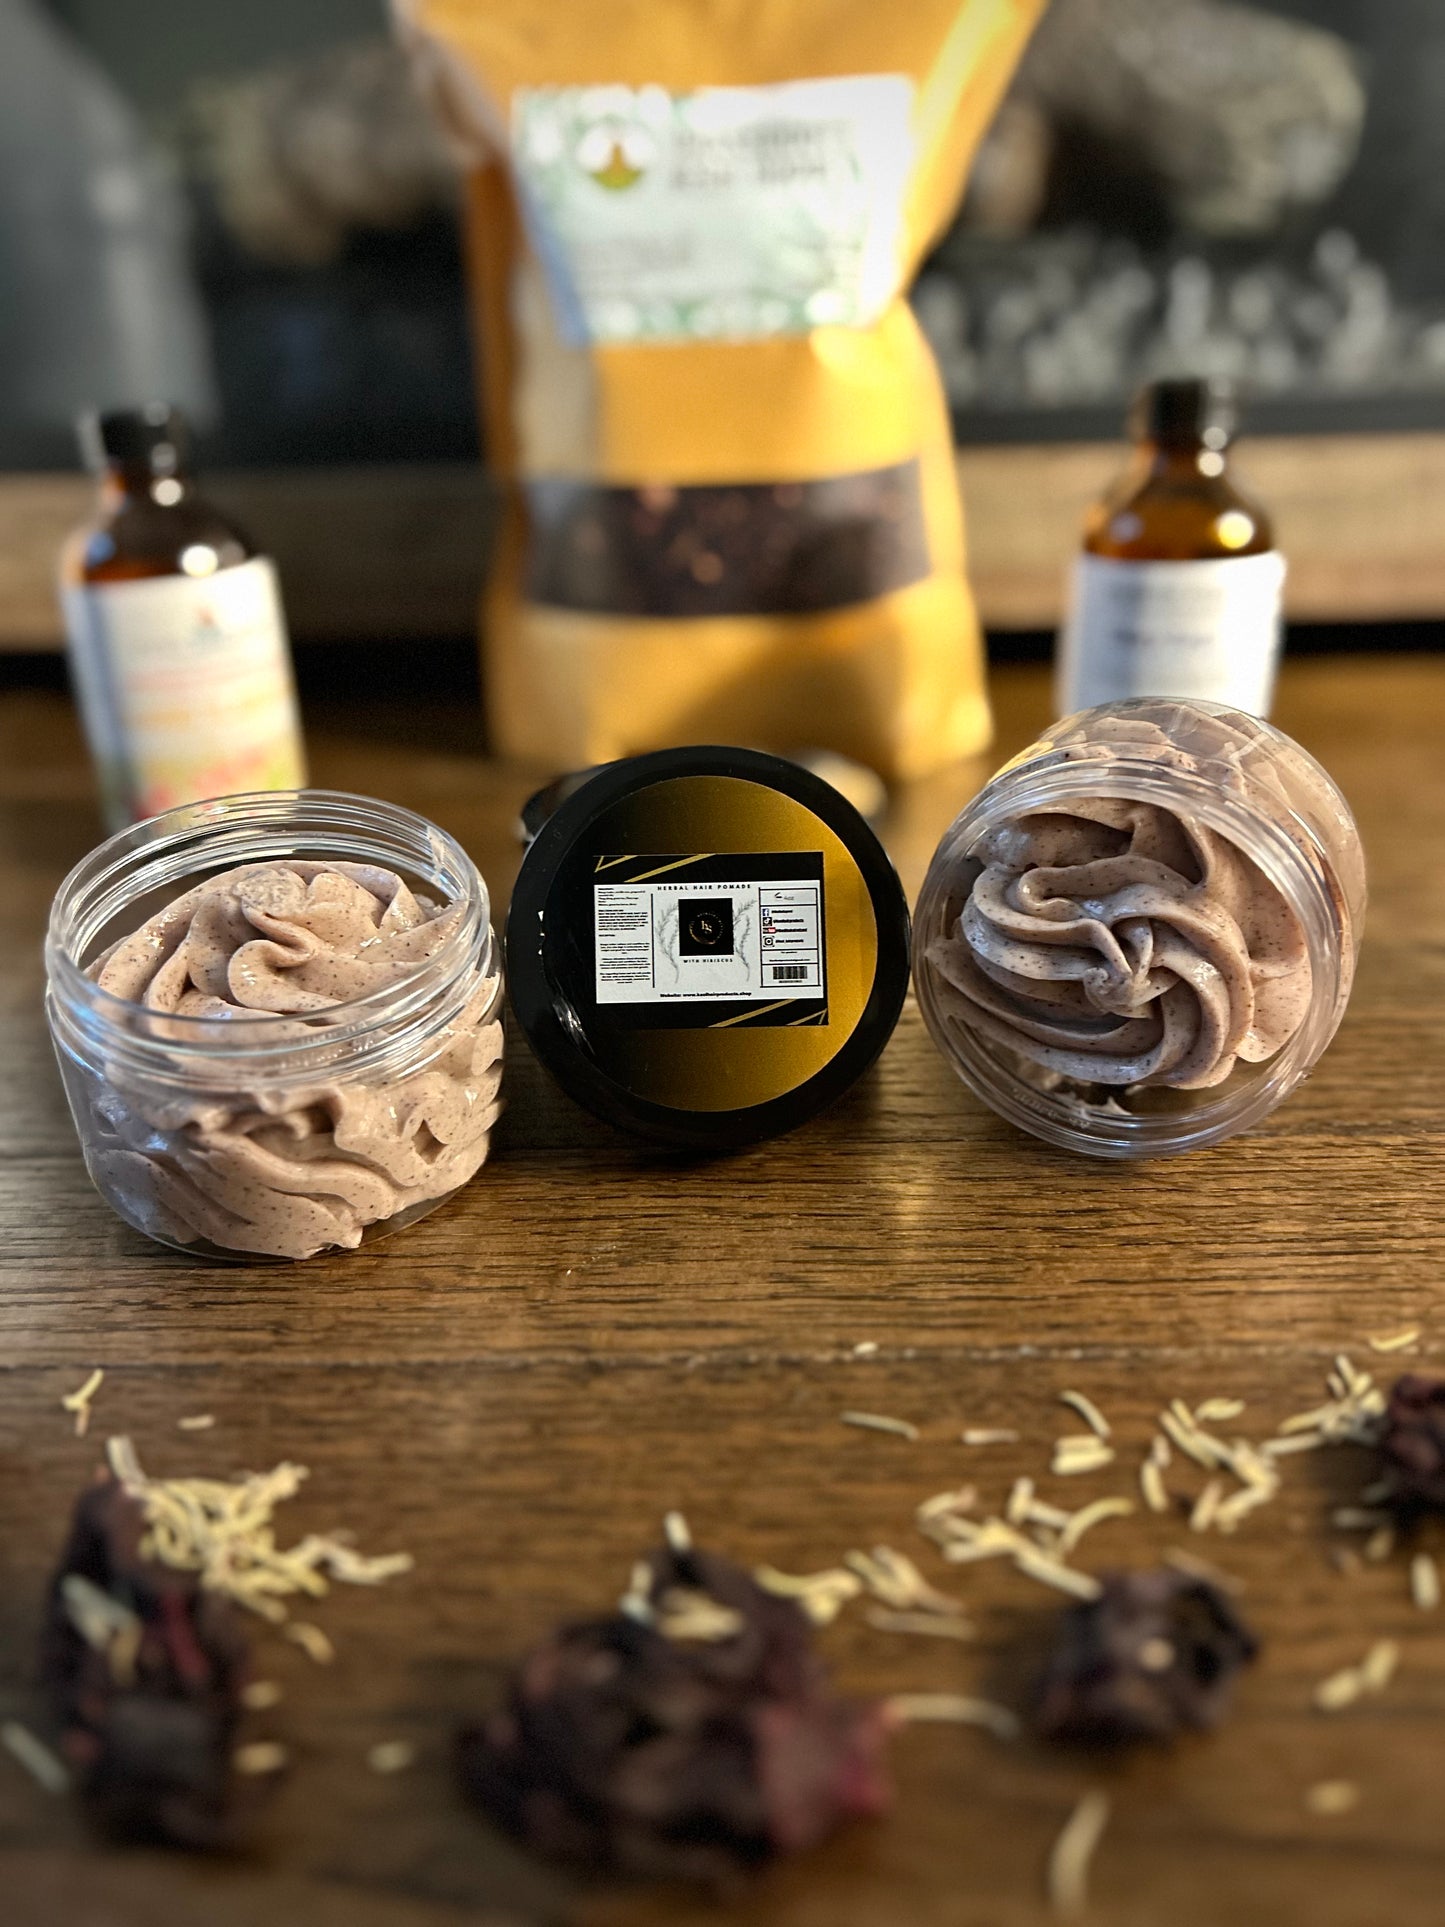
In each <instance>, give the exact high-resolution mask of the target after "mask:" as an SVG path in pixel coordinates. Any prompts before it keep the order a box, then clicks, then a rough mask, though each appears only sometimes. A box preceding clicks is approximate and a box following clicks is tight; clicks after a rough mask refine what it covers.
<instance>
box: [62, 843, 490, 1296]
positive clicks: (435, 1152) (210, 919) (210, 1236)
mask: <svg viewBox="0 0 1445 1927" xmlns="http://www.w3.org/2000/svg"><path fill="white" fill-rule="evenodd" d="M461 914H462V913H461V910H460V907H459V906H455V905H450V906H449V905H443V904H438V903H436V902H433V901H432V900H431V899H429V898H428V897H426V896H423V895H421V894H419V893H414V892H413V891H412V890H411V889H410V888H409V887H408V886H407V885H406V883H404V882H403V880H402V879H401V878H400V877H399V876H398V875H396V874H395V873H394V872H393V871H391V870H388V869H385V868H382V867H380V866H378V865H372V864H363V863H345V862H328V863H321V862H310V861H301V860H295V859H290V858H288V859H285V860H282V861H274V862H266V863H256V864H247V865H244V866H242V867H241V868H238V869H233V870H228V871H226V872H224V873H223V874H221V875H218V876H214V877H210V878H207V879H206V881H204V882H203V883H200V884H197V885H196V886H195V887H194V888H193V889H191V890H188V891H187V892H186V893H185V894H184V895H183V896H180V897H178V898H177V899H176V900H175V901H174V902H172V903H171V904H169V905H168V906H167V907H166V908H165V909H163V910H161V911H160V912H158V913H157V914H156V915H154V916H152V917H151V918H149V919H148V920H147V921H146V922H145V923H144V924H142V925H141V927H140V928H139V929H137V930H135V931H134V932H132V933H131V934H130V935H129V936H127V937H124V938H122V939H121V940H120V941H119V942H118V943H115V944H113V945H112V946H111V947H110V948H109V949H108V950H107V951H106V952H105V953H104V954H103V955H102V956H101V957H99V958H98V959H97V960H96V961H95V962H94V963H92V964H91V965H90V967H89V970H88V973H87V974H88V975H89V976H90V977H91V978H92V979H93V980H94V982H95V983H97V984H98V985H99V986H100V988H101V989H102V990H105V991H109V992H110V993H111V994H112V995H114V996H116V997H120V998H124V999H125V1000H127V1001H128V1002H131V1003H135V1004H139V1005H141V1006H143V1007H144V1008H146V1009H147V1010H150V1011H153V1012H155V1013H156V1014H157V1017H158V1018H162V1019H163V1018H164V1017H166V1016H175V1017H180V1018H203V1019H210V1020H213V1021H215V1022H217V1023H221V1024H225V1025H227V1026H232V1025H234V1026H238V1027H242V1026H245V1025H247V1024H249V1023H252V1022H254V1021H255V1020H257V1019H259V1018H273V1019H274V1018H277V1017H280V1018H289V1019H293V1020H294V1022H291V1023H287V1024H284V1025H281V1026H276V1025H272V1026H269V1027H268V1030H267V1033H266V1035H267V1039H268V1041H270V1040H271V1039H274V1038H278V1037H280V1038H285V1037H288V1036H294V1037H295V1038H296V1039H297V1040H298V1041H300V1040H301V1039H303V1038H304V1039H307V1040H310V1039H314V1038H315V1036H316V1034H317V1032H318V1030H322V1031H324V1029H325V1027H326V1025H327V1024H328V1023H333V1022H335V1023H343V1022H345V1021H347V1019H348V1017H349V1016H350V1015H351V1006H352V1005H353V1004H354V1000H355V999H357V998H360V997H369V996H372V995H373V994H374V993H376V992H379V991H384V990H385V989H386V988H388V987H389V986H392V985H401V984H404V983H406V982H408V981H410V980H413V979H415V977H416V975H417V973H418V972H419V971H421V970H423V969H424V968H425V967H426V965H427V964H428V963H429V962H431V961H433V960H434V959H437V958H438V957H439V955H440V953H441V952H442V951H443V949H444V946H445V945H446V944H447V942H448V940H449V939H450V938H451V937H452V936H453V934H454V932H455V931H456V929H457V926H458V922H459V919H460V917H461ZM499 988H500V987H499V982H498V977H497V974H496V973H495V971H493V972H492V973H491V974H489V975H487V976H485V977H482V978H480V979H478V981H477V983H476V987H475V989H474V991H473V992H472V993H471V994H470V995H469V996H468V997H467V998H466V1001H465V1004H464V1006H463V1008H462V1009H461V1010H460V1011H459V1012H458V1013H457V1014H456V1015H455V1016H454V1017H453V1018H452V1019H451V1020H450V1021H449V1022H448V1023H446V1024H445V1026H444V1027H443V1028H441V1029H440V1030H439V1031H438V1032H437V1033H436V1034H435V1035H434V1036H431V1037H429V1038H428V1040H427V1042H426V1045H425V1050H424V1055H423V1058H422V1060H420V1061H418V1062H417V1064H416V1067H415V1068H406V1069H403V1070H401V1071H399V1072H397V1073H394V1074H391V1075H385V1074H380V1075H377V1074H369V1073H368V1072H367V1071H366V1070H365V1069H364V1068H363V1069H362V1070H361V1071H360V1072H358V1073H357V1074H356V1075H348V1074H347V1071H346V1067H345V1064H344V1062H342V1063H341V1064H339V1065H336V1066H333V1067H332V1068H331V1069H329V1071H328V1072H327V1074H326V1076H325V1077H324V1078H322V1079H318V1081H316V1082H314V1083H309V1082H301V1081H298V1079H297V1077H296V1076H295V1075H294V1074H293V1075H292V1076H290V1077H280V1078H277V1079H276V1081H275V1082H274V1083H271V1082H269V1081H268V1080H267V1079H266V1078H265V1077H264V1076H262V1075H261V1074H259V1073H257V1072H256V1070H255V1067H254V1065H252V1066H251V1067H249V1069H243V1068H242V1066H241V1065H240V1064H239V1063H235V1062H230V1061H228V1056H227V1050H226V1048H224V1046H225V1045H226V1044H227V1042H228V1040H226V1039H224V1038H222V1039H219V1040H218V1048H217V1051H216V1054H215V1056H214V1057H213V1058H211V1059H210V1060H209V1062H208V1063H207V1065H206V1072H207V1081H206V1082H205V1084H204V1088H203V1089H201V1090H199V1091H198V1092H197V1093H196V1095H195V1096H191V1095H190V1094H189V1093H188V1092H186V1091H185V1090H184V1089H183V1088H182V1087H181V1086H180V1085H178V1084H177V1083H172V1082H168V1083H167V1084H166V1085H165V1086H164V1087H163V1088H161V1087H152V1086H151V1085H150V1084H149V1083H148V1082H146V1081H145V1080H141V1079H136V1078H132V1077H130V1076H129V1075H128V1074H126V1073H122V1072H119V1071H112V1072H111V1074H110V1075H109V1076H108V1077H107V1078H105V1079H100V1080H97V1083H98V1088H97V1089H96V1091H95V1092H94V1093H93V1096H92V1110H93V1112H94V1118H95V1125H96V1129H97V1133H98V1137H97V1141H96V1143H95V1144H94V1146H93V1147H92V1152H91V1158H92V1163H93V1165H94V1166H95V1174H96V1177H97V1179H98V1181H99V1182H100V1183H101V1185H102V1188H103V1189H106V1190H107V1191H110V1192H113V1193H115V1194H116V1195H117V1196H118V1197H119V1198H121V1199H123V1200H124V1203H125V1206H126V1210H127V1214H128V1215H129V1216H131V1217H132V1219H133V1221H134V1222H136V1223H138V1224H140V1225H141V1226H143V1227H144V1228H146V1229H148V1230H152V1231H153V1234H154V1235H156V1236H158V1237H161V1238H163V1239H169V1240H172V1241H174V1242H177V1243H181V1244H191V1243H194V1242H196V1241H197V1240H206V1241H208V1242H209V1243H210V1244H212V1245H214V1246H216V1247H219V1248H220V1249H222V1250H226V1251H238V1252H255V1253H263V1254H266V1255H269V1256H273V1257H282V1258H305V1257H310V1256H311V1255H312V1254H314V1253H315V1252H318V1251H322V1250H325V1249H327V1248H328V1247H335V1246H340V1247H343V1248H351V1247H354V1246H356V1245H357V1244H359V1243H360V1242H361V1237H362V1233H363V1231H364V1230H365V1228H366V1227H367V1226H368V1225H372V1224H378V1223H382V1222H385V1221H386V1220H389V1219H391V1218H394V1217H397V1216H398V1215H399V1214H401V1213H403V1212H407V1211H410V1210H411V1209H412V1208H413V1207H415V1206H418V1205H420V1204H422V1203H424V1202H426V1201H428V1200H431V1199H435V1198H440V1197H442V1196H444V1195H445V1194H446V1193H448V1192H450V1191H452V1190H455V1189H456V1187H457V1186H458V1185H460V1184H463V1183H465V1182H466V1180H467V1179H468V1178H470V1177H471V1176H472V1175H473V1174H474V1173H475V1172H476V1170H477V1169H478V1168H479V1167H480V1165H481V1164H482V1162H483V1160H484V1159H485V1158H486V1155H487V1149H488V1144H489V1138H490V1132H491V1127H492V1125H493V1124H494V1122H495V1121H496V1118H497V1116H498V1113H499V1111H500V1103H499V1091H500V1085H501V1074H502V1025H501V1022H500V1019H499V1017H497V1016H496V1015H495V1014H494V1013H495V1011H496V1009H497V1006H498V1001H499V997H498V993H499ZM156 1035H158V1036H160V1037H164V1035H165V1031H164V1028H163V1026H162V1027H159V1028H158V1029H157V1031H156ZM229 1041H232V1042H234V1043H236V1044H240V1045H241V1047H242V1048H244V1040H241V1039H235V1040H229ZM212 1069H214V1072H215V1080H214V1082H213V1081H211V1080H210V1076H209V1073H210V1071H211V1070H212ZM228 1077H232V1078H235V1079H237V1080H238V1081H244V1082H246V1083H248V1084H250V1085H252V1086H253V1088H247V1089H231V1088H228V1087H227V1084H226V1079H227V1078H228Z"/></svg>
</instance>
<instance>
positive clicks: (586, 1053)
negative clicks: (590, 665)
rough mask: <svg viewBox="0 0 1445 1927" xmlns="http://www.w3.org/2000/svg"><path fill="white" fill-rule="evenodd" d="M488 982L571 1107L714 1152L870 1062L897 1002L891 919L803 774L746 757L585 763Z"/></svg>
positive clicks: (853, 824)
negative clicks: (499, 971) (501, 994)
mask: <svg viewBox="0 0 1445 1927" xmlns="http://www.w3.org/2000/svg"><path fill="white" fill-rule="evenodd" d="M529 827H530V826H529ZM507 985H508V990H509V993H510V996H511V1000H512V1008H513V1010H514V1011H515V1013H516V1016H517V1019H518V1021H519V1023H520V1024H521V1026H522V1029H523V1030H524V1031H525V1032H526V1034H527V1038H528V1040H529V1042H530V1043H531V1045H532V1048H533V1050H534V1051H535V1052H536V1053H537V1056H538V1057H539V1058H540V1059H541V1061H542V1063H543V1064H545V1065H546V1067H547V1069H548V1070H549V1071H550V1072H551V1074H552V1075H553V1077H554V1078H555V1079H556V1080H557V1082H558V1084H560V1085H561V1087H562V1089H563V1090H564V1091H566V1092H567V1093H568V1095H569V1096H570V1097H572V1098H574V1099H575V1100H576V1101H577V1102H578V1103H579V1104H581V1105H583V1106H584V1107H585V1108H586V1109H587V1110H589V1111H591V1112H593V1113H594V1115H596V1116H598V1117H600V1118H603V1119H605V1120H606V1121H607V1122H608V1123H610V1124H616V1125H620V1126H621V1127H622V1128H624V1129H626V1130H630V1131H635V1132H637V1133H639V1134H641V1135H643V1136H646V1137H650V1138H653V1139H655V1140H657V1141H659V1142H661V1143H664V1144H668V1145H671V1146H673V1147H676V1148H685V1149H693V1150H709V1149H711V1150H723V1149H727V1148H729V1147H731V1146H735V1145H742V1144H751V1143H755V1142H756V1141H757V1140H759V1139H760V1138H767V1137H774V1136H776V1135H778V1134H779V1133H780V1132H783V1131H789V1130H792V1129H793V1128H794V1126H795V1125H798V1124H801V1123H803V1122H804V1121H805V1120H806V1119H808V1118H810V1117H812V1116H814V1115H815V1114H816V1113H817V1112H818V1111H820V1110H822V1109H823V1107H824V1106H825V1105H827V1104H829V1103H831V1102H832V1100H833V1099H834V1098H835V1097H838V1096H840V1095H841V1094H842V1093H843V1092H844V1091H845V1090H847V1089H848V1088H849V1086H850V1085H852V1084H853V1083H854V1082H855V1081H856V1080H857V1079H858V1078H859V1077H860V1076H861V1075H862V1073H863V1072H864V1071H865V1070H867V1068H868V1066H869V1065H870V1064H872V1062H873V1061H874V1059H875V1058H876V1057H877V1056H878V1053H879V1052H880V1051H881V1050H882V1048H883V1046H884V1045H885V1044H886V1043H887V1041H888V1039H889V1037H890V1036H891V1035H892V1032H893V1028H894V1025H895V1024H896V1023H897V1021H898V1014H899V1011H900V1010H901V1009H902V1007H903V999H904V995H905V993H906V991H907V988H908V905H907V901H906V899H905V897H904V895H903V888H902V885H901V884H900V883H899V881H898V876H897V873H896V872H895V871H894V869H893V866H892V864H891V863H890V862H889V860H888V857H887V855H886V853H885V851H884V849H883V846H882V844H881V843H880V842H879V841H878V839H877V837H876V836H875V835H874V833H873V831H872V830H871V829H869V827H868V825H867V824H866V823H865V822H864V820H863V818H862V817H861V816H860V815H859V814H858V812H857V810H855V809H854V807H853V805H852V804H851V803H849V802H848V801H847V799H846V798H845V797H843V796H842V795H840V794H839V792H838V791H837V790H835V789H834V788H833V787H832V785H831V784H829V783H826V782H824V781H823V780H822V779H821V778H820V777H817V776H814V775H813V774H812V773H811V772H810V771H808V770H806V769H803V768H801V767H800V766H799V765H798V764H796V763H790V762H787V761H785V760H784V759H783V758H781V757H777V756H767V755H763V754H762V753H760V752H759V751H756V750H748V749H732V748H716V747H705V748H696V749H666V750H659V751H657V752H656V753H654V754H652V755H648V756H635V757H630V758H627V759H626V760H624V761H622V762H618V763H609V764H607V765H605V766H604V767H603V768H602V769H600V770H598V771H597V772H596V773H595V774H594V775H592V776H590V777H588V779H587V780H586V781H585V782H584V783H583V784H582V786H581V787H580V788H579V789H577V790H575V791H574V792H573V793H571V794H570V795H567V796H565V797H564V799H563V800H562V801H561V802H560V803H559V804H558V805H557V807H556V809H555V810H554V812H553V813H552V814H551V815H550V816H549V817H548V818H547V820H546V821H545V822H543V823H542V824H541V825H540V827H539V828H537V831H536V834H535V836H534V838H533V841H532V843H531V845H530V847H529V848H528V850H527V854H526V856H525V857H524V859H523V862H522V868H521V874H520V875H519V876H518V878H517V885H516V889H515V890H514V891H513V893H512V907H511V911H510V914H509V916H508V920H507Z"/></svg>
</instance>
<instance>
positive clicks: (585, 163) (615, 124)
mask: <svg viewBox="0 0 1445 1927" xmlns="http://www.w3.org/2000/svg"><path fill="white" fill-rule="evenodd" d="M656 153H657V149H656V146H655V144H654V142H653V139H652V136H651V134H649V133H648V131H647V129H646V128H645V127H638V126H635V125H629V124H628V123H627V122H626V121H618V120H608V121H601V122H599V123H598V124H597V125H596V126H595V127H589V128H588V129H587V131H586V133H585V134H583V136H582V138H581V139H580V140H579V141H578V143H577V165H578V166H579V167H580V168H581V169H582V172H583V173H584V174H587V175H590V177H591V178H592V179H593V180H594V181H596V183H597V185H598V186H599V187H605V188H608V189H609V190H610V191H611V192H613V193H620V192H622V191H623V190H624V189H625V188H629V187H633V186H635V185H636V183H637V182H638V181H640V180H641V179H642V177H643V175H644V174H645V173H646V172H647V170H648V168H649V167H650V166H651V165H652V163H653V160H654V159H655V158H656Z"/></svg>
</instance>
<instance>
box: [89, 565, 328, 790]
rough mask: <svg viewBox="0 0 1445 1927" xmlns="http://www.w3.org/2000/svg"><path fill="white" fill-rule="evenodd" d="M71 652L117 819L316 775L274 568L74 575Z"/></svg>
mask: <svg viewBox="0 0 1445 1927" xmlns="http://www.w3.org/2000/svg"><path fill="white" fill-rule="evenodd" d="M62 601H63V605H64V613H65V623H66V629H67V631H68V633H69V637H70V652H71V664H72V668H73V671H74V676H75V683H76V691H77V694H78V696H79V698H80V704H81V709H82V712H83V715H84V718H85V725H86V732H87V734H88V735H89V737H90V741H91V746H92V749H93V750H94V752H95V755H96V759H97V761H98V762H99V763H100V765H101V770H102V780H103V782H104V784H105V787H106V790H107V802H108V806H109V808H110V811H111V813H112V814H113V815H114V816H116V817H121V816H125V815H129V816H151V815H154V814H155V813H156V812H157V811H159V810H166V809H170V808H172V807H173V805H175V804H177V803H191V802H195V801H197V800H199V799H200V798H202V797H207V796H225V795H228V794H231V793H233V792H235V791H237V790H263V789H291V788H297V787H299V786H300V785H301V784H302V783H304V782H305V780H306V772H305V764H304V760H303V756H302V750H301V732H300V725H299V722H298V719H297V714H296V696H295V691H294V688H293V686H292V680H291V656H290V651H289V649H288V647H287V641H286V626H285V619H284V617H283V616H282V613H281V601H280V596H279V594H278V592H277V588H276V572H275V570H274V568H273V567H272V565H271V564H270V562H269V561H267V560H266V559H265V558H264V557H263V556H256V557H254V558H253V559H252V560H251V561H249V562H242V563H239V564H238V565H237V566H236V567H234V568H229V569H218V570H217V571H216V573H215V574H214V575H208V576H197V577H191V576H184V575H166V576H155V577H149V578H144V579H142V580H139V581H134V582H108V583H98V584H96V585H94V586H93V587H67V588H66V589H65V590H64V591H63V592H62Z"/></svg>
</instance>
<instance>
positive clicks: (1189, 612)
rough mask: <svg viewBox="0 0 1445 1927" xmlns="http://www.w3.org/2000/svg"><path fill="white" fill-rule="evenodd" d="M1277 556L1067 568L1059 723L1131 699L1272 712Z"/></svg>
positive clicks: (1093, 561) (1280, 583) (1105, 560)
mask: <svg viewBox="0 0 1445 1927" xmlns="http://www.w3.org/2000/svg"><path fill="white" fill-rule="evenodd" d="M1284 573H1285V563H1284V557H1283V556H1282V555H1280V554H1279V553H1278V551H1277V550H1271V551H1270V552H1269V554H1267V555H1243V556H1230V557H1227V558H1224V559H1221V560H1220V561H1217V562H1120V561H1115V560H1114V559H1113V558H1112V557H1109V556H1102V555H1081V556H1080V557H1079V558H1078V559H1077V561H1076V562H1075V564H1074V572H1073V580H1072V584H1071V593H1070V597H1069V614H1068V620H1067V622H1066V624H1065V627H1064V632H1063V636H1062V638H1061V641H1060V650H1059V663H1058V679H1057V683H1058V686H1057V692H1056V693H1057V706H1058V713H1059V714H1060V715H1061V716H1068V715H1071V714H1072V713H1073V712H1074V711H1075V710H1076V709H1092V708H1093V706H1094V705H1095V703H1112V702H1120V701H1122V700H1123V699H1124V698H1126V697H1129V696H1179V697H1186V698H1188V697H1200V698H1203V699H1204V700H1206V701H1209V702H1218V703H1228V704H1230V705H1231V706H1232V707H1234V708H1236V709H1243V710H1247V711H1248V712H1249V713H1250V714H1251V715H1254V716H1265V715H1267V714H1268V713H1269V705H1270V698H1271V696H1272V695H1273V692H1274V677H1275V669H1276V666H1277V664H1278V660H1279V645H1280V605H1281V598H1282V594H1283V589H1284Z"/></svg>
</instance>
